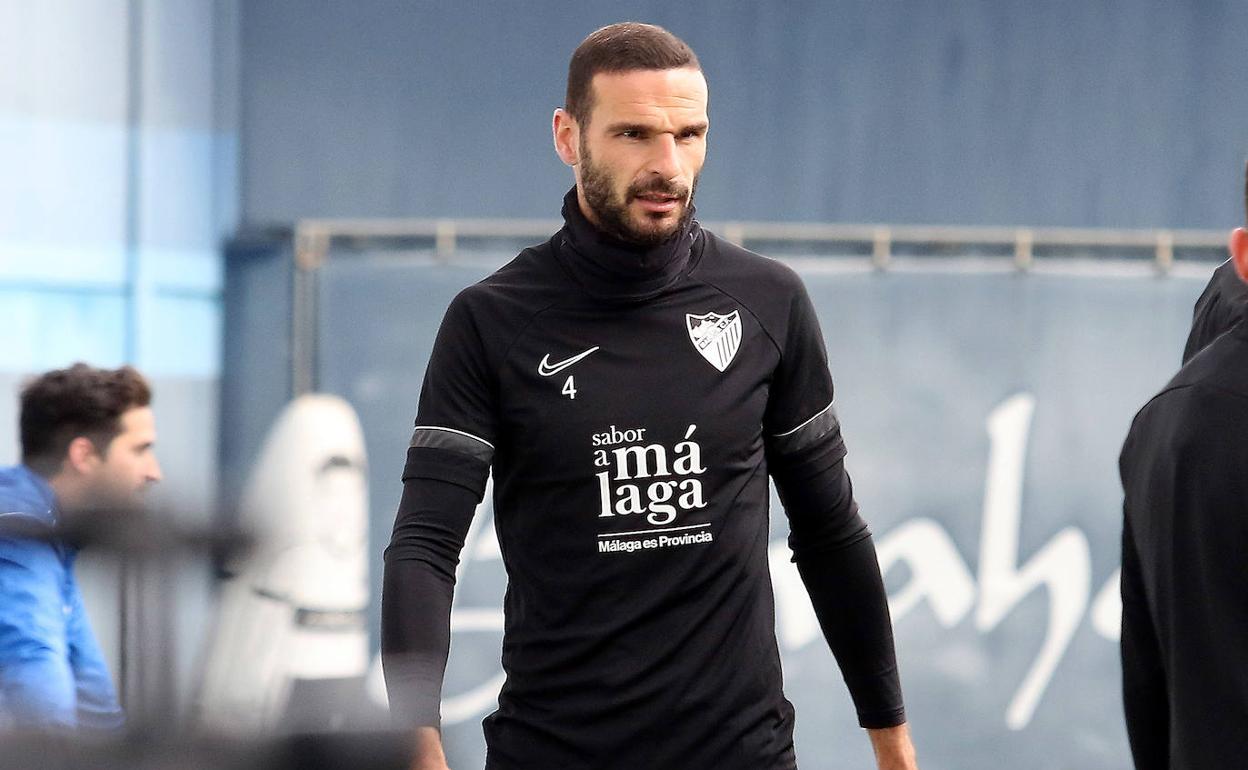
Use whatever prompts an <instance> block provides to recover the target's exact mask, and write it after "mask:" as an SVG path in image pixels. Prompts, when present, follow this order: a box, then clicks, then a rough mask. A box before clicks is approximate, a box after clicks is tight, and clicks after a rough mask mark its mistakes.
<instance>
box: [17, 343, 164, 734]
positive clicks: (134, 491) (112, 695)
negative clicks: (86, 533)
mask: <svg viewBox="0 0 1248 770" xmlns="http://www.w3.org/2000/svg"><path fill="white" fill-rule="evenodd" d="M150 405H151V389H150V387H149V386H148V384H147V381H146V380H145V379H144V378H143V376H142V375H140V374H139V373H138V372H137V371H135V370H134V369H132V368H130V367H128V366H126V367H122V368H120V369H111V370H110V369H97V368H94V367H91V366H87V365H86V364H81V363H79V364H74V365H73V366H71V367H69V368H68V369H60V370H56V371H52V372H48V373H46V374H43V375H42V376H40V377H38V378H36V379H34V380H33V381H31V382H30V383H29V384H27V385H26V387H25V388H24V389H23V390H22V394H21V418H20V419H21V444H22V463H21V464H20V465H16V466H13V467H8V468H0V726H4V727H6V728H10V729H23V730H26V729H40V730H41V729H49V728H50V729H73V728H86V729H95V730H113V729H117V728H120V727H121V726H122V724H123V722H124V715H123V713H122V709H121V706H120V705H119V704H118V702H117V695H116V691H115V689H114V687H113V683H112V680H111V678H110V676H109V672H108V667H107V665H106V664H105V662H104V659H103V655H102V654H101V652H100V648H99V644H98V643H97V642H96V639H95V634H94V633H93V632H92V630H91V624H90V622H89V620H88V618H87V615H86V611H85V610H84V608H83V604H82V596H81V595H80V593H79V590H78V583H77V580H76V579H75V577H74V569H73V567H74V559H75V557H76V555H77V552H78V548H77V546H76V545H75V544H74V543H73V542H71V541H70V539H68V538H67V537H66V536H65V535H66V533H65V526H66V522H70V521H73V520H74V519H75V518H76V517H88V516H100V515H105V514H106V513H107V512H110V511H121V510H125V509H130V508H134V507H135V506H137V505H138V504H139V503H140V502H141V498H142V493H143V491H144V490H145V489H146V488H147V487H148V486H149V485H150V484H152V483H154V482H156V481H159V480H160V477H161V474H160V465H159V463H158V462H157V460H156V456H155V454H154V452H153V446H154V444H155V440H156V428H155V420H154V418H153V415H152V410H151V406H150Z"/></svg>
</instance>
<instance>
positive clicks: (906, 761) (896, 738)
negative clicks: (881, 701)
mask: <svg viewBox="0 0 1248 770" xmlns="http://www.w3.org/2000/svg"><path fill="white" fill-rule="evenodd" d="M867 735H869V736H871V749H872V750H873V751H875V764H876V765H877V766H878V767H879V768H880V770H918V768H919V765H918V762H917V761H916V760H915V758H914V744H913V743H911V742H910V728H909V727H908V726H907V725H905V724H900V725H897V726H896V727H885V728H881V729H878V730H867Z"/></svg>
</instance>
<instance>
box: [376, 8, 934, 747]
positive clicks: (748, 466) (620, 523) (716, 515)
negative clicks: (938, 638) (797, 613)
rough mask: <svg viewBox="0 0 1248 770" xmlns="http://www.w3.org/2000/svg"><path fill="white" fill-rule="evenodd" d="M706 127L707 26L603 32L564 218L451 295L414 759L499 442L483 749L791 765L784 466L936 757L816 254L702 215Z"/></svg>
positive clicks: (562, 136)
mask: <svg viewBox="0 0 1248 770" xmlns="http://www.w3.org/2000/svg"><path fill="white" fill-rule="evenodd" d="M707 129H708V120H707V87H706V81H705V79H704V77H703V75H702V72H701V69H700V67H699V65H698V62H697V58H696V57H695V56H694V54H693V51H692V50H690V49H689V47H688V46H687V45H686V44H685V43H684V42H682V41H681V40H679V39H678V38H676V37H674V36H673V35H671V34H670V33H669V32H667V31H666V30H663V29H661V28H658V27H653V26H650V25H643V24H631V23H630V24H618V25H611V26H609V27H605V28H603V29H600V30H598V31H596V32H594V33H593V34H591V35H590V36H589V37H588V38H586V40H585V41H584V42H583V43H582V44H581V45H580V46H579V47H578V48H577V50H576V52H575V53H574V54H573V57H572V61H571V65H570V67H569V74H568V93H567V102H566V106H565V107H564V108H563V109H560V110H557V111H556V112H555V117H554V125H553V132H554V140H555V147H556V150H557V152H558V154H559V156H560V158H561V159H562V160H563V161H564V162H565V163H567V164H568V165H570V166H572V168H573V169H574V174H575V177H576V186H575V187H574V188H573V189H572V190H571V191H569V193H568V194H567V196H566V197H565V199H564V204H563V217H564V222H565V224H564V227H563V228H562V229H561V230H560V231H559V232H558V233H556V234H555V235H554V236H553V237H552V238H551V239H550V240H549V241H547V242H546V243H544V244H542V245H539V246H535V247H533V248H530V249H526V250H524V251H523V252H521V254H520V255H519V256H518V257H516V259H515V260H513V261H512V262H511V263H509V264H508V265H506V266H505V267H503V268H501V269H500V270H499V271H498V272H496V273H494V274H493V275H492V276H490V277H488V278H486V279H485V280H483V281H481V282H480V283H478V284H476V285H474V286H471V287H469V288H467V289H465V290H464V291H463V292H461V293H460V294H459V296H457V297H456V298H455V300H454V301H453V302H452V303H451V306H450V308H449V309H448V310H447V313H446V317H445V319H444V320H443V323H442V326H441V328H440V330H439V332H438V337H437V341H436V342H435V345H434V351H433V354H432V357H431V359H430V362H429V366H428V369H427V370H426V373H425V379H424V384H423V386H422V389H421V395H420V403H419V407H418V413H417V419H416V428H415V431H414V433H413V436H412V441H411V446H410V448H409V449H408V455H407V463H406V466H405V469H404V473H403V481H404V485H403V496H402V500H401V501H400V503H399V510H398V514H397V516H396V521H395V528H394V534H393V537H392V540H391V543H390V546H389V547H388V548H387V549H386V558H385V574H384V587H383V597H382V654H383V663H384V666H385V673H386V682H387V687H388V690H389V694H390V702H391V710H392V712H393V714H394V715H395V717H396V719H397V720H398V721H399V723H400V724H402V725H404V726H406V727H411V728H415V732H414V736H415V744H416V747H417V752H416V753H417V757H416V760H415V764H414V767H418V768H436V769H439V770H441V769H443V768H446V760H445V757H444V755H443V751H442V746H441V740H440V737H439V733H438V725H439V722H440V716H439V702H440V696H441V687H442V678H443V672H444V669H445V666H446V660H447V650H448V645H449V636H450V631H449V615H450V607H451V597H452V592H453V586H454V579H455V578H454V576H455V565H456V563H457V560H458V557H459V553H460V550H461V549H462V547H463V545H464V539H465V537H466V533H467V531H468V527H469V522H470V520H471V517H472V513H473V509H474V507H475V505H476V504H477V503H478V501H480V500H481V498H482V495H483V494H484V489H485V484H486V477H487V475H488V474H489V472H490V471H491V469H492V471H493V475H494V510H495V526H496V530H497V533H498V539H499V543H500V546H501V550H502V554H503V559H504V562H505V565H506V567H507V573H508V578H509V582H508V589H507V596H506V599H505V607H504V609H505V619H506V620H505V628H504V639H503V667H504V670H505V672H506V675H507V679H506V684H505V685H504V687H503V689H502V692H501V693H500V695H499V706H498V710H497V711H495V712H494V713H493V714H491V715H490V716H489V717H488V718H487V719H486V720H485V735H486V743H487V758H486V767H487V768H490V769H491V770H494V769H497V770H503V769H506V768H538V767H540V768H566V769H571V768H593V769H594V770H608V769H610V768H629V769H630V770H632V769H633V768H654V769H655V770H666V769H668V768H681V769H682V770H699V769H700V768H716V770H791V769H792V768H794V767H796V759H795V753H794V749H793V708H792V705H791V704H790V703H789V701H788V700H787V699H786V698H785V697H784V694H783V691H782V675H781V670H780V659H779V651H778V648H777V645H776V638H775V627H774V623H775V615H774V601H773V597H772V589H771V582H770V575H769V572H768V564H767V547H768V510H767V509H768V500H769V493H768V483H767V479H768V476H769V475H770V477H771V478H772V479H774V481H775V483H776V486H777V488H778V489H779V491H780V496H781V500H782V502H783V503H784V507H785V513H786V514H787V516H788V519H789V522H790V533H791V534H790V545H791V547H792V550H793V553H794V560H795V561H796V563H797V566H798V569H799V572H800V574H801V576H802V578H803V580H804V582H805V584H806V586H807V588H808V590H809V593H810V596H811V600H812V603H813V605H814V607H815V610H816V613H817V615H818V617H819V620H820V624H821V626H822V628H823V630H824V634H825V636H826V638H827V640H828V642H829V645H830V646H831V648H832V651H833V652H834V654H835V655H836V658H837V661H838V663H839V665H840V667H841V670H842V673H843V675H844V678H845V681H846V683H847V685H848V687H849V691H850V694H851V696H852V698H853V700H854V704H855V707H856V710H857V714H858V720H859V723H860V724H861V725H862V726H863V727H864V728H867V730H868V734H869V736H870V739H871V742H872V745H873V748H874V749H875V752H876V757H877V762H878V765H879V767H880V768H887V769H888V770H910V769H911V768H915V767H916V765H915V760H914V749H913V746H912V745H911V742H910V738H909V733H908V728H907V725H906V721H905V711H904V707H903V704H902V698H901V687H900V680H899V677H898V673H897V665H896V658H895V654H894V649H893V637H892V627H891V623H890V620H889V615H888V604H887V597H886V595H885V593H884V587H883V581H882V580H881V577H880V571H879V565H878V563H877V560H876V554H875V548H874V546H873V544H872V539H871V534H870V532H869V531H868V529H867V527H866V524H865V523H864V522H863V520H862V518H861V517H860V516H859V514H858V507H857V504H856V503H855V502H854V497H853V490H852V485H851V483H850V479H849V476H848V474H847V473H846V471H845V463H844V459H845V453H846V450H845V443H844V441H843V439H842V436H841V430H840V424H839V422H838V420H837V416H836V411H835V409H834V408H833V406H832V395H833V390H832V380H831V377H830V376H829V374H828V366H827V357H826V351H825V347H824V343H823V338H822V334H821V332H820V329H819V324H818V320H817V319H816V317H815V313H814V308H813V306H812V304H811V302H810V299H809V297H808V296H807V294H806V291H805V288H804V287H803V286H802V284H801V281H800V279H799V278H798V277H797V275H796V274H795V273H793V272H792V271H791V270H789V269H788V268H786V267H784V266H782V265H780V264H779V263H777V262H774V261H772V260H768V259H765V258H763V257H760V256H758V255H756V254H752V253H750V252H748V251H746V250H745V249H742V248H740V247H737V246H735V245H733V244H730V243H728V242H726V241H723V240H721V239H720V238H717V237H716V236H715V235H713V234H712V233H710V232H707V231H706V230H703V229H702V228H701V226H700V225H699V224H698V222H697V220H696V219H695V218H694V207H693V194H694V190H695V189H696V186H697V180H698V174H699V173H700V171H701V168H702V164H703V161H704V159H705V153H706V135H707Z"/></svg>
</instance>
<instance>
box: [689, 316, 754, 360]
mask: <svg viewBox="0 0 1248 770" xmlns="http://www.w3.org/2000/svg"><path fill="white" fill-rule="evenodd" d="M685 326H686V327H688V329H689V339H690V340H691V341H692V342H693V346H694V347H695V348H697V351H698V352H699V353H701V354H702V357H703V358H705V359H706V360H707V361H709V362H710V363H711V366H713V367H715V368H716V369H718V370H720V371H721V372H722V371H723V370H725V369H727V368H728V364H730V363H732V359H733V358H734V357H735V356H736V355H737V348H739V347H741V315H740V313H738V312H737V311H736V310H734V311H732V312H731V313H729V314H728V315H720V314H719V313H704V314H703V315H694V314H693V313H685Z"/></svg>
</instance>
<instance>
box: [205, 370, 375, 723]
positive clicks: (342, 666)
mask: <svg viewBox="0 0 1248 770" xmlns="http://www.w3.org/2000/svg"><path fill="white" fill-rule="evenodd" d="M366 473H367V463H366V462H365V455H364V436H363V434H362V433H361V431H360V423H359V420H358V419H356V416H355V412H354V411H353V410H352V409H351V406H350V405H349V404H347V402H345V401H343V400H342V399H340V398H336V397H334V396H325V395H306V396H301V397H299V398H298V399H295V400H294V401H292V402H291V403H290V404H289V405H288V406H287V407H286V408H285V409H284V410H283V412H282V413H281V415H280V416H279V417H278V419H277V422H276V424H274V426H273V429H272V431H271V432H270V433H269V436H268V438H267V439H266V440H265V443H264V447H263V448H262V449H261V451H260V456H259V460H258V461H257V463H256V465H255V470H254V471H253V475H252V477H251V481H250V482H249V484H248V486H247V488H246V491H245V493H244V496H243V503H242V510H241V513H242V515H241V521H240V524H241V526H243V527H244V528H245V529H246V530H247V531H248V532H250V533H252V534H253V536H254V537H255V538H256V544H255V546H254V547H253V548H252V549H251V550H250V552H249V553H247V554H245V557H244V558H241V559H234V560H232V561H231V562H229V563H227V564H226V566H225V571H226V573H227V574H228V575H229V577H228V578H227V579H226V580H225V581H224V582H223V583H222V585H221V589H220V590H221V596H220V600H219V602H220V603H219V607H218V610H217V612H218V620H217V622H216V624H215V629H214V637H213V641H212V644H211V647H210V648H209V650H208V652H207V654H206V655H207V666H206V670H205V672H204V681H203V689H202V691H201V693H200V695H199V698H198V715H199V719H200V721H201V722H202V724H203V726H205V727H207V728H209V729H211V730H213V731H221V732H225V733H229V734H235V735H244V736H247V735H264V734H267V733H271V732H273V731H274V730H276V729H277V728H279V727H285V728H290V727H292V725H290V724H289V723H288V722H287V721H286V718H287V715H288V710H289V705H290V702H291V696H292V692H294V690H295V688H296V687H297V686H298V685H299V684H300V683H304V682H311V681H316V682H320V683H321V684H322V685H325V684H329V683H327V682H326V680H332V683H333V684H337V685H338V686H339V688H340V690H341V691H340V692H338V693H335V692H334V690H332V689H328V688H322V689H320V690H319V691H317V692H315V694H314V697H313V698H310V699H309V700H310V701H311V704H310V705H305V707H304V709H303V711H302V712H301V713H300V715H299V720H300V724H299V725H298V727H299V728H300V729H302V730H312V729H320V730H341V729H344V728H345V727H347V726H348V725H352V724H353V725H355V726H357V727H358V726H360V722H361V720H362V719H363V717H364V715H363V714H361V711H360V706H361V703H360V701H361V700H363V697H364V696H363V686H364V684H363V683H364V676H365V675H366V673H367V672H368V668H369V661H370V657H369V646H368V629H367V627H366V625H365V624H366V618H367V610H368V599H369V596H368V551H367V548H368V486H367V477H366ZM352 693H354V694H356V695H357V697H355V698H352V697H350V696H351V695H352ZM310 711H317V712H319V713H315V714H309V713H308V712H310ZM380 721H381V720H379V719H377V715H374V722H380ZM366 726H367V725H366Z"/></svg>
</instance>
